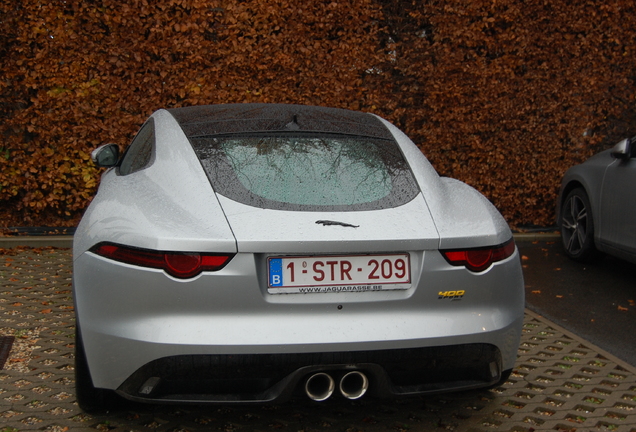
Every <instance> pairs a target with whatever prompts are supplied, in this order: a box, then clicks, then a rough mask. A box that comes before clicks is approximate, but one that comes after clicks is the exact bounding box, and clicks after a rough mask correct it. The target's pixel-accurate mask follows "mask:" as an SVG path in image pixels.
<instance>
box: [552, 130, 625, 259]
mask: <svg viewBox="0 0 636 432" xmlns="http://www.w3.org/2000/svg"><path fill="white" fill-rule="evenodd" d="M635 142H636V139H635V138H632V139H624V140H622V141H620V142H619V143H618V144H616V145H615V146H614V148H612V149H610V150H606V151H604V152H601V153H599V154H597V155H594V156H592V157H591V158H590V159H588V160H587V161H585V162H584V163H582V164H580V165H576V166H574V167H572V168H570V169H569V170H568V171H567V172H566V173H565V176H564V177H563V180H562V182H561V190H560V193H559V199H558V202H557V215H558V224H559V227H560V230H561V238H562V240H563V246H564V248H565V252H566V254H567V255H568V256H569V257H570V258H572V259H574V260H577V261H582V262H587V261H590V260H592V259H593V258H594V257H596V256H598V252H604V253H607V254H609V255H613V256H616V257H618V258H622V259H625V260H627V261H631V262H634V263H636V187H634V186H635V185H636V145H635V144H634V143H635Z"/></svg>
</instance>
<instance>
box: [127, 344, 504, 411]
mask: <svg viewBox="0 0 636 432" xmlns="http://www.w3.org/2000/svg"><path fill="white" fill-rule="evenodd" d="M492 362H495V363H497V364H498V365H500V363H501V355H500V353H499V350H498V349H497V348H496V347H495V346H493V345H488V344H467V345H456V346H442V347H428V348H413V349H399V350H379V351H354V352H326V353H305V354H252V355H186V356H175V357H166V358H162V359H159V360H155V361H153V362H151V363H148V364H147V365H145V366H143V367H142V368H140V369H139V370H137V372H135V373H134V374H133V375H132V376H131V377H130V378H129V379H128V380H127V381H126V382H125V383H124V384H123V385H122V386H121V387H120V388H119V390H120V391H122V392H123V393H124V394H127V395H129V396H133V397H134V396H137V397H139V396H140V395H138V394H137V392H138V389H139V388H140V387H141V385H142V384H143V383H144V382H145V381H146V380H147V379H148V378H150V377H158V378H160V379H161V385H160V386H159V387H158V389H157V390H155V391H153V394H152V395H150V398H152V399H170V398H174V399H177V400H196V399H216V400H221V399H220V398H219V395H224V396H223V397H225V398H228V399H237V400H259V399H275V398H276V397H278V395H279V392H282V391H283V389H282V387H281V385H280V383H284V382H287V383H289V384H284V387H289V386H290V385H291V386H295V385H296V383H298V382H302V381H303V379H306V375H307V374H308V373H315V372H316V371H320V370H327V371H330V373H332V372H333V373H335V376H337V374H338V370H341V369H343V368H347V369H351V368H355V369H360V370H362V371H363V372H364V373H365V374H367V375H368V376H369V379H370V381H371V385H372V386H373V388H374V391H375V392H377V393H378V394H410V393H422V392H431V391H443V390H445V389H451V388H474V387H478V386H479V385H482V386H483V385H486V384H488V383H489V382H490V381H492V380H493V376H492V372H491V370H490V364H491V363H492ZM309 371H311V372H309ZM495 378H497V379H498V377H495ZM480 383H481V384H480ZM277 386H278V389H276V387H277ZM288 390H290V391H291V389H288ZM206 393H207V394H208V395H207V396H206ZM210 394H214V396H210ZM263 395H269V396H267V397H265V396H263Z"/></svg>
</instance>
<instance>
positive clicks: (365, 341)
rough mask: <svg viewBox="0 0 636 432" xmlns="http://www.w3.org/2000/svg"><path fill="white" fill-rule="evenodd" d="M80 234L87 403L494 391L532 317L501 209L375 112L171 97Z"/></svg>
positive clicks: (101, 152) (100, 160) (100, 158)
mask: <svg viewBox="0 0 636 432" xmlns="http://www.w3.org/2000/svg"><path fill="white" fill-rule="evenodd" d="M93 159H94V161H95V162H96V163H97V164H98V165H99V166H103V167H109V169H108V170H107V171H106V172H105V173H104V174H103V176H102V180H101V184H100V187H99V191H98V193H97V195H96V196H95V198H94V200H93V201H92V203H91V204H90V206H89V208H88V210H87V211H86V213H85V215H84V217H83V219H82V221H81V223H80V225H79V227H78V229H77V232H76V234H75V239H74V250H73V253H74V273H73V287H74V296H75V303H76V312H77V337H76V369H75V371H76V386H77V397H78V402H79V404H80V406H81V407H82V408H84V409H86V410H93V409H96V408H100V407H104V406H106V405H104V404H105V403H107V402H109V401H110V400H111V398H112V396H113V395H114V394H118V395H120V396H123V397H125V398H127V399H130V400H134V401H145V402H171V403H187V402H194V403H202V402H213V403H237V402H240V403H247V402H253V403H262V402H271V401H281V400H285V399H286V398H288V397H290V396H293V395H294V394H295V393H299V394H300V395H303V396H302V397H305V396H304V395H306V396H308V397H309V398H311V399H313V400H315V401H322V400H325V399H327V398H329V397H330V396H332V394H337V395H339V397H345V398H348V399H357V398H359V397H362V396H363V395H364V394H366V393H369V394H372V395H377V396H397V395H412V394H425V393H435V392H442V391H452V390H462V389H473V388H479V387H488V386H493V385H497V384H498V383H500V382H502V381H504V380H505V379H506V378H507V377H508V376H509V374H510V371H511V370H512V368H513V365H514V363H515V359H516V354H517V348H518V344H519V338H520V334H521V326H522V322H523V315H524V284H523V277H522V271H521V265H520V260H519V255H518V251H517V249H516V247H515V244H514V241H513V238H512V234H511V231H510V229H509V228H508V225H507V224H506V222H505V221H504V219H503V218H502V217H501V215H500V214H499V213H498V211H497V210H496V209H495V208H494V207H493V206H492V205H491V204H490V202H488V200H487V199H485V198H484V197H483V196H482V195H481V194H479V193H478V192H477V191H475V190H474V189H473V188H471V187H469V186H467V185H466V184H464V183H461V182H459V181H457V180H453V179H450V178H443V177H439V176H438V174H437V173H436V172H435V170H434V169H433V168H432V166H431V164H430V163H429V162H428V161H427V160H426V158H425V157H424V156H423V155H422V152H421V151H420V150H419V148H418V147H416V146H415V145H414V144H413V143H412V142H411V141H410V140H409V139H408V138H407V137H406V135H404V134H403V133H402V132H400V131H399V130H398V129H397V128H396V127H395V126H393V125H391V124H390V123H388V122H387V121H385V120H383V119H381V118H379V117H377V116H375V115H372V114H365V113H361V112H353V111H348V110H341V109H332V108H323V107H310V106H299V105H277V104H232V105H215V106H198V107H187V108H177V109H169V110H160V111H157V112H156V113H154V114H153V115H152V116H151V117H150V119H149V120H148V121H147V122H146V123H145V124H144V125H143V126H142V128H141V130H140V131H139V133H138V134H137V136H136V137H135V138H134V140H133V141H132V143H131V144H130V146H129V147H128V149H127V150H126V152H125V153H124V154H123V156H122V157H120V156H119V150H118V147H117V146H116V145H112V144H111V145H105V146H102V147H100V148H99V149H97V150H96V151H94V152H93Z"/></svg>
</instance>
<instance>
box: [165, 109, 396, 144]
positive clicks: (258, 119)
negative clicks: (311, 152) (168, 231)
mask: <svg viewBox="0 0 636 432" xmlns="http://www.w3.org/2000/svg"><path fill="white" fill-rule="evenodd" d="M168 111H169V112H170V114H172V115H173V116H174V118H175V119H176V120H177V122H179V124H180V126H181V128H182V129H183V130H184V132H185V134H186V135H187V136H188V138H193V137H201V136H214V135H226V134H235V133H251V132H283V131H287V132H288V131H299V132H322V133H337V134H347V135H356V136H367V137H374V138H383V139H391V140H392V139H393V136H392V135H391V132H390V131H389V130H388V129H387V128H386V127H385V126H384V124H382V122H381V121H380V120H378V118H377V117H375V116H373V115H371V114H367V113H363V112H358V111H350V110H345V109H339V108H326V107H318V106H309V105H287V104H251V103H246V104H226V105H202V106H191V107H184V108H173V109H169V110H168Z"/></svg>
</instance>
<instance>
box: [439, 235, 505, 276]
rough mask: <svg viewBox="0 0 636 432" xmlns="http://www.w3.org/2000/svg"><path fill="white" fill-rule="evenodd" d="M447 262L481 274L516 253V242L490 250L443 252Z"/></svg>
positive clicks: (490, 248)
mask: <svg viewBox="0 0 636 432" xmlns="http://www.w3.org/2000/svg"><path fill="white" fill-rule="evenodd" d="M441 252H442V255H444V258H446V261H448V263H449V264H451V265H454V266H465V267H466V268H467V269H468V270H470V271H474V272H480V271H484V270H486V269H487V268H488V267H490V265H491V264H492V263H495V262H497V261H502V260H504V259H506V258H508V257H509V256H510V255H512V254H513V253H514V252H515V242H514V240H513V239H510V240H509V241H507V242H506V243H504V244H502V245H499V246H493V247H489V248H476V249H461V250H447V251H441Z"/></svg>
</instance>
